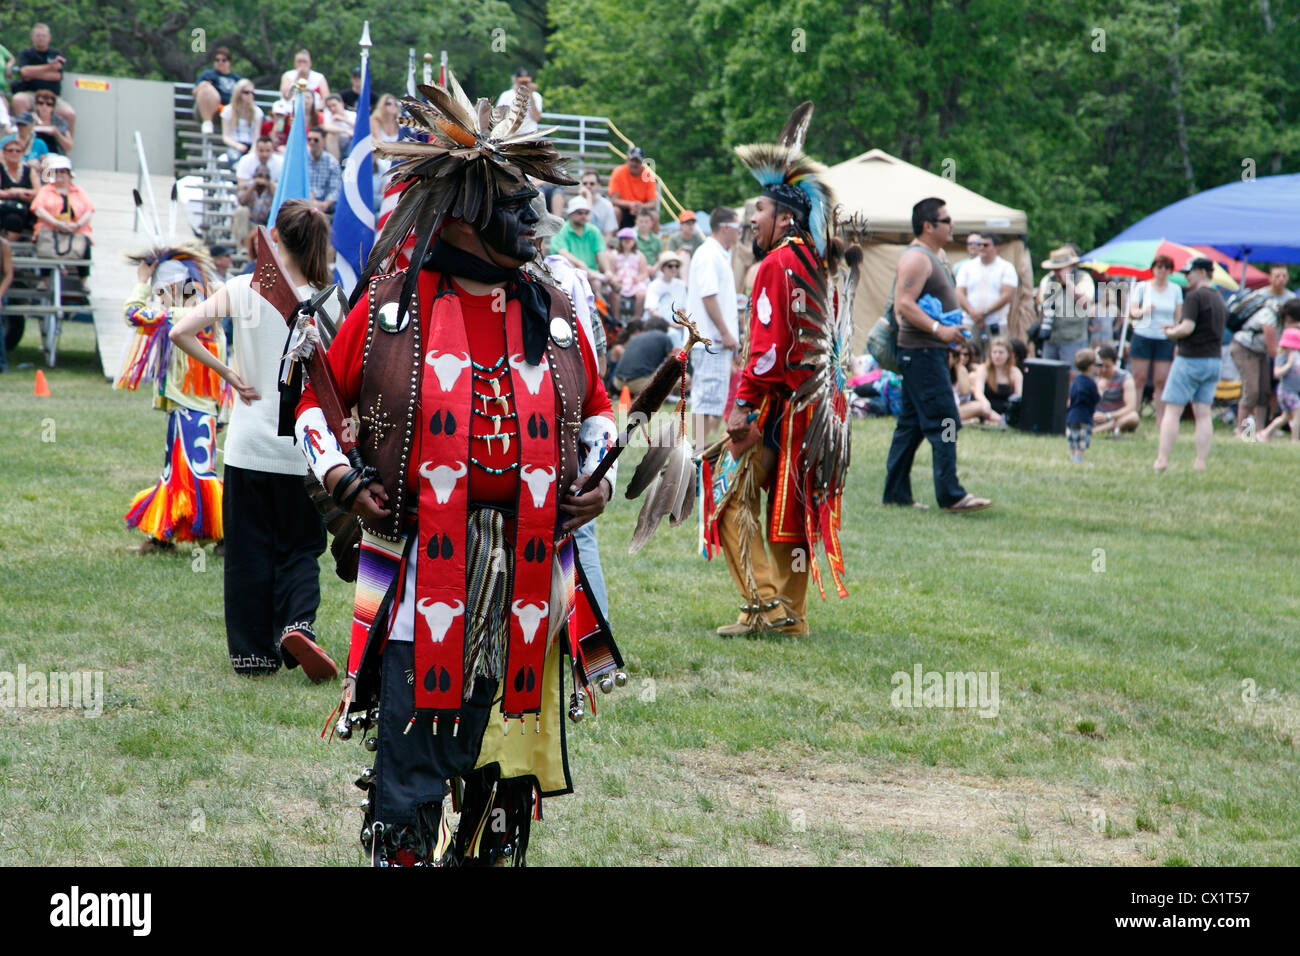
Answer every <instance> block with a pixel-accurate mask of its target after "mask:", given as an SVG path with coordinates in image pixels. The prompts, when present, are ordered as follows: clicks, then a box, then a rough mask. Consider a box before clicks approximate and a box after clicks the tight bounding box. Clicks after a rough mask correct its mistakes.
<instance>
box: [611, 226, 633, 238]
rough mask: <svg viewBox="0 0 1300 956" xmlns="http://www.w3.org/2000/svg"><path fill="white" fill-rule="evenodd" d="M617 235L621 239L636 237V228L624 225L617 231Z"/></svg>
mask: <svg viewBox="0 0 1300 956" xmlns="http://www.w3.org/2000/svg"><path fill="white" fill-rule="evenodd" d="M616 235H617V236H618V238H620V239H635V238H636V230H635V229H633V228H632V227H631V226H624V227H623V228H622V229H620V230H619V231H618V232H617V233H616Z"/></svg>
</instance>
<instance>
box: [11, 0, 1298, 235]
mask: <svg viewBox="0 0 1300 956" xmlns="http://www.w3.org/2000/svg"><path fill="white" fill-rule="evenodd" d="M7 6H8V7H9V8H10V10H9V15H7V16H6V17H5V18H4V19H5V22H7V23H9V24H11V28H10V30H9V31H8V32H7V33H6V35H5V36H4V38H3V42H5V43H6V45H8V46H10V47H11V49H15V50H16V49H18V48H19V47H20V46H25V45H26V40H25V36H16V35H14V33H15V31H18V30H22V31H24V32H25V31H26V29H27V28H28V26H29V25H30V23H31V22H32V21H34V20H35V19H37V18H40V19H44V20H46V21H47V22H49V23H50V25H51V26H52V27H53V28H54V31H55V45H56V46H59V47H60V48H62V49H65V52H67V53H68V54H69V58H70V60H71V61H72V68H73V69H75V70H85V71H93V72H104V73H109V74H117V75H132V76H141V77H146V78H156V79H170V80H181V79H192V78H193V76H194V75H195V73H196V72H197V71H198V70H199V69H202V68H203V67H204V66H205V65H206V63H207V61H208V59H209V58H210V55H209V54H208V53H207V52H206V50H211V49H212V48H213V47H215V46H216V45H219V44H220V45H226V46H229V47H230V48H231V49H232V50H234V52H235V54H236V69H237V70H238V71H239V72H242V73H244V74H246V75H251V76H253V78H254V79H255V80H256V81H257V82H258V85H259V86H260V85H271V84H273V83H274V82H275V81H276V80H277V79H278V77H279V75H280V73H281V72H282V71H283V70H285V69H288V68H289V67H290V66H291V64H292V57H293V52H294V51H295V50H296V49H298V48H299V47H303V46H305V47H307V48H308V49H310V50H311V51H312V55H313V59H314V65H315V67H316V68H317V69H319V70H321V71H322V72H324V73H325V74H326V75H327V76H328V77H329V78H330V80H331V82H332V83H334V84H336V85H337V84H339V83H342V82H344V81H345V79H346V77H347V75H348V73H349V71H350V69H351V67H352V66H353V65H355V63H356V53H357V48H356V46H355V41H356V38H357V36H358V35H359V33H360V26H361V21H362V20H363V19H365V18H369V19H370V21H371V36H372V39H373V40H374V43H375V46H374V48H373V51H372V69H373V71H374V76H375V86H376V89H381V90H388V91H392V92H397V93H400V92H401V90H402V88H403V87H404V85H405V77H406V60H407V48H408V47H415V48H416V50H417V51H418V53H420V54H423V53H424V52H425V51H426V50H428V51H430V52H433V53H434V54H435V56H436V55H437V53H438V52H439V51H440V50H443V49H445V50H447V51H448V54H449V57H450V60H451V63H452V65H453V67H454V68H455V70H456V73H457V76H458V77H459V78H460V79H461V80H462V83H463V84H464V85H465V87H466V89H467V90H469V91H470V92H471V95H484V96H491V97H493V98H495V96H496V95H497V94H498V93H499V92H500V91H501V90H503V89H505V88H506V87H507V86H508V84H509V82H510V74H511V72H512V71H513V70H514V68H515V67H516V66H518V65H526V66H529V67H530V68H531V69H533V70H534V71H536V72H535V76H536V78H537V83H538V88H539V90H540V91H541V92H542V94H543V96H544V97H545V100H546V108H547V109H548V110H554V111H560V112H573V113H594V114H599V115H604V116H609V117H611V118H612V119H613V120H614V121H615V123H617V125H618V126H619V128H620V129H621V130H622V131H623V132H625V133H626V134H627V135H628V136H629V137H630V138H632V139H633V140H634V141H635V142H636V143H637V144H638V145H640V146H642V147H643V148H644V149H645V150H646V152H647V155H649V156H652V157H653V158H654V159H655V160H656V163H657V168H658V170H659V171H660V173H661V175H663V176H664V178H665V180H666V181H667V182H668V183H669V185H670V186H671V188H672V189H673V191H674V193H675V194H676V195H677V196H678V197H679V198H680V199H681V200H682V201H683V202H684V203H686V204H687V205H690V206H693V207H700V208H710V207H712V206H713V205H715V204H716V203H718V202H720V201H730V202H735V201H736V200H737V199H738V198H739V197H741V196H744V195H747V194H748V193H749V192H750V191H752V190H751V186H752V180H747V176H746V175H745V174H744V173H743V171H742V170H741V169H740V166H739V164H738V163H736V162H735V161H734V159H733V158H732V155H731V149H730V148H731V146H732V145H734V144H737V143H743V142H750V141H756V140H765V139H770V138H772V137H773V136H774V135H775V133H776V131H777V130H778V129H779V128H780V125H781V123H782V122H783V121H784V119H785V117H786V116H787V115H788V114H789V111H790V110H791V108H793V106H794V105H796V104H797V103H799V102H800V101H802V100H804V99H811V100H813V101H814V102H815V103H816V107H817V109H816V114H815V116H814V119H813V125H812V128H811V130H810V132H809V136H808V142H807V151H808V152H809V153H810V154H811V155H813V156H814V157H816V158H818V159H820V160H822V161H824V162H826V163H828V164H829V163H835V162H839V161H841V160H844V159H848V158H850V157H852V156H855V155H858V154H859V153H862V152H864V151H866V150H868V149H871V148H873V147H879V148H881V149H884V150H885V151H887V152H890V153H893V154H895V155H897V156H900V157H901V158H903V159H906V160H907V161H909V162H912V163H915V164H916V165H918V166H921V167H923V168H925V169H929V170H931V171H932V172H935V173H937V174H943V173H944V172H945V171H947V172H948V174H949V175H950V176H951V177H952V178H954V179H955V180H956V182H958V183H960V184H961V185H963V186H966V187H968V188H970V189H973V190H975V191H977V192H979V193H982V194H984V195H986V196H988V197H989V198H991V199H994V200H996V201H998V202H1001V203H1005V204H1006V205H1010V206H1016V207H1019V208H1022V209H1024V210H1025V211H1026V213H1027V214H1028V218H1029V229H1030V234H1029V242H1030V245H1031V249H1032V252H1033V254H1034V257H1035V258H1036V259H1037V258H1042V257H1044V256H1045V255H1046V252H1047V251H1048V250H1049V249H1050V248H1052V247H1054V246H1056V245H1059V244H1061V243H1062V242H1065V241H1073V242H1076V243H1078V244H1079V245H1080V246H1082V247H1084V248H1089V247H1091V246H1094V245H1097V244H1099V243H1100V242H1103V241H1105V240H1106V239H1108V238H1110V237H1111V236H1112V235H1114V234H1115V233H1117V232H1119V231H1120V230H1121V229H1123V228H1125V227H1126V226H1128V225H1130V224H1131V223H1133V222H1134V221H1136V220H1137V219H1139V218H1141V217H1142V216H1144V215H1147V214H1148V213H1151V212H1153V211H1155V210H1157V209H1159V208H1161V207H1163V206H1165V205H1167V204H1169V203H1171V202H1174V201H1176V200H1178V199H1180V198H1182V197H1184V196H1186V195H1189V194H1191V193H1193V192H1196V191H1199V190H1202V189H1207V188H1210V187H1212V186H1216V185H1221V184H1223V183H1227V182H1231V181H1234V180H1237V179H1240V178H1242V177H1251V176H1266V175H1272V174H1276V173H1282V172H1292V171H1295V170H1296V168H1297V165H1300V164H1298V163H1297V160H1298V159H1300V127H1297V125H1296V122H1295V121H1296V119H1297V118H1298V117H1300V86H1297V84H1295V83H1292V82H1289V80H1288V77H1289V76H1291V75H1292V74H1293V73H1294V68H1293V67H1292V65H1291V57H1292V56H1293V55H1294V53H1293V51H1294V50H1295V49H1296V42H1295V41H1296V40H1297V38H1300V10H1298V9H1297V6H1296V5H1295V4H1294V3H1286V2H1284V0H1196V2H1184V0H1104V2H1103V0H1060V2H1056V3H1052V4H1034V3H1031V2H1029V0H863V2H837V0H682V2H681V3H678V4H673V5H654V4H626V3H622V2H619V0H549V2H547V0H512V2H510V3H505V2H501V0H442V2H440V3H438V4H428V3H426V2H423V0H386V2H385V3H383V4H382V5H376V4H372V3H369V2H360V0H334V2H332V3H328V4H322V3H318V2H314V0H263V2H252V0H223V2H221V3H215V2H209V0H199V2H187V0H148V2H145V0H116V2H115V3H112V4H101V3H99V2H97V0H65V2H64V3H63V4H61V5H60V6H59V7H57V8H50V7H48V6H46V5H44V4H40V5H38V4H35V3H29V2H25V0H11V2H10V3H9V4H7ZM20 24H21V26H20ZM195 30H201V31H203V32H202V34H201V36H202V37H203V39H204V46H205V48H206V50H198V49H195V45H196V44H195V39H196V38H197V37H198V36H200V34H195V32H194V31H195Z"/></svg>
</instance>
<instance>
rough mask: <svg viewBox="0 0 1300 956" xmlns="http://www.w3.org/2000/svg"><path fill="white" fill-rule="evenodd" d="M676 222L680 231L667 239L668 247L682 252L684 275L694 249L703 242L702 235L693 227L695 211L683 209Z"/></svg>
mask: <svg viewBox="0 0 1300 956" xmlns="http://www.w3.org/2000/svg"><path fill="white" fill-rule="evenodd" d="M677 223H678V225H679V226H680V227H681V231H680V232H678V233H677V235H675V236H673V237H672V238H671V239H669V240H668V248H669V249H671V250H672V251H673V252H680V253H681V254H682V274H683V275H685V274H686V270H687V269H688V268H689V263H690V261H691V256H693V255H695V250H696V249H698V248H700V246H701V245H702V244H703V243H704V237H703V236H701V235H700V234H699V232H697V231H696V229H695V213H694V212H692V211H691V210H689V209H686V210H684V211H683V212H682V214H681V215H680V216H678V217H677Z"/></svg>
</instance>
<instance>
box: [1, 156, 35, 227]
mask: <svg viewBox="0 0 1300 956" xmlns="http://www.w3.org/2000/svg"><path fill="white" fill-rule="evenodd" d="M0 157H2V158H0V231H3V232H4V234H5V237H6V238H8V239H18V238H20V237H21V236H22V235H23V234H24V233H29V232H31V231H32V226H33V225H35V223H36V215H35V213H33V212H32V200H33V199H35V198H36V177H35V176H34V175H33V174H32V167H31V166H29V165H27V164H26V163H24V162H23V146H22V143H20V142H19V141H18V140H17V138H16V137H13V136H8V137H6V138H5V139H4V140H3V141H2V142H0Z"/></svg>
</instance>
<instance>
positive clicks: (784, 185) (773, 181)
mask: <svg viewBox="0 0 1300 956" xmlns="http://www.w3.org/2000/svg"><path fill="white" fill-rule="evenodd" d="M812 112H813V105H812V103H811V102H805V103H801V104H799V106H798V107H796V108H795V111H794V112H793V113H792V114H791V115H790V119H789V120H787V121H786V124H785V127H784V128H783V129H782V130H781V135H780V137H779V138H778V140H777V141H776V142H775V143H750V144H749V145H747V146H737V147H736V155H737V156H739V157H740V161H741V162H742V163H744V164H745V165H746V166H747V167H748V168H749V171H750V172H751V173H753V175H754V178H755V179H757V180H758V184H759V185H760V186H762V187H763V195H764V196H767V197H769V198H770V199H774V200H776V201H777V202H779V203H781V205H783V206H786V207H787V208H790V209H793V210H794V211H795V212H797V213H799V215H800V217H801V219H802V222H800V223H799V226H800V228H801V229H804V230H805V231H807V232H808V234H809V236H810V237H811V239H812V241H813V244H814V245H815V246H816V247H817V252H818V254H819V255H823V256H824V255H826V241H827V239H828V238H829V236H830V232H831V218H832V215H833V210H834V208H835V199H834V197H833V196H832V194H831V189H830V187H829V186H827V185H826V182H825V178H824V177H825V173H826V167H825V166H823V165H822V164H821V163H818V162H816V161H815V160H811V159H809V158H808V157H807V156H805V155H804V154H803V140H804V135H805V134H806V133H807V132H808V123H809V122H810V121H811V120H812Z"/></svg>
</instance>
